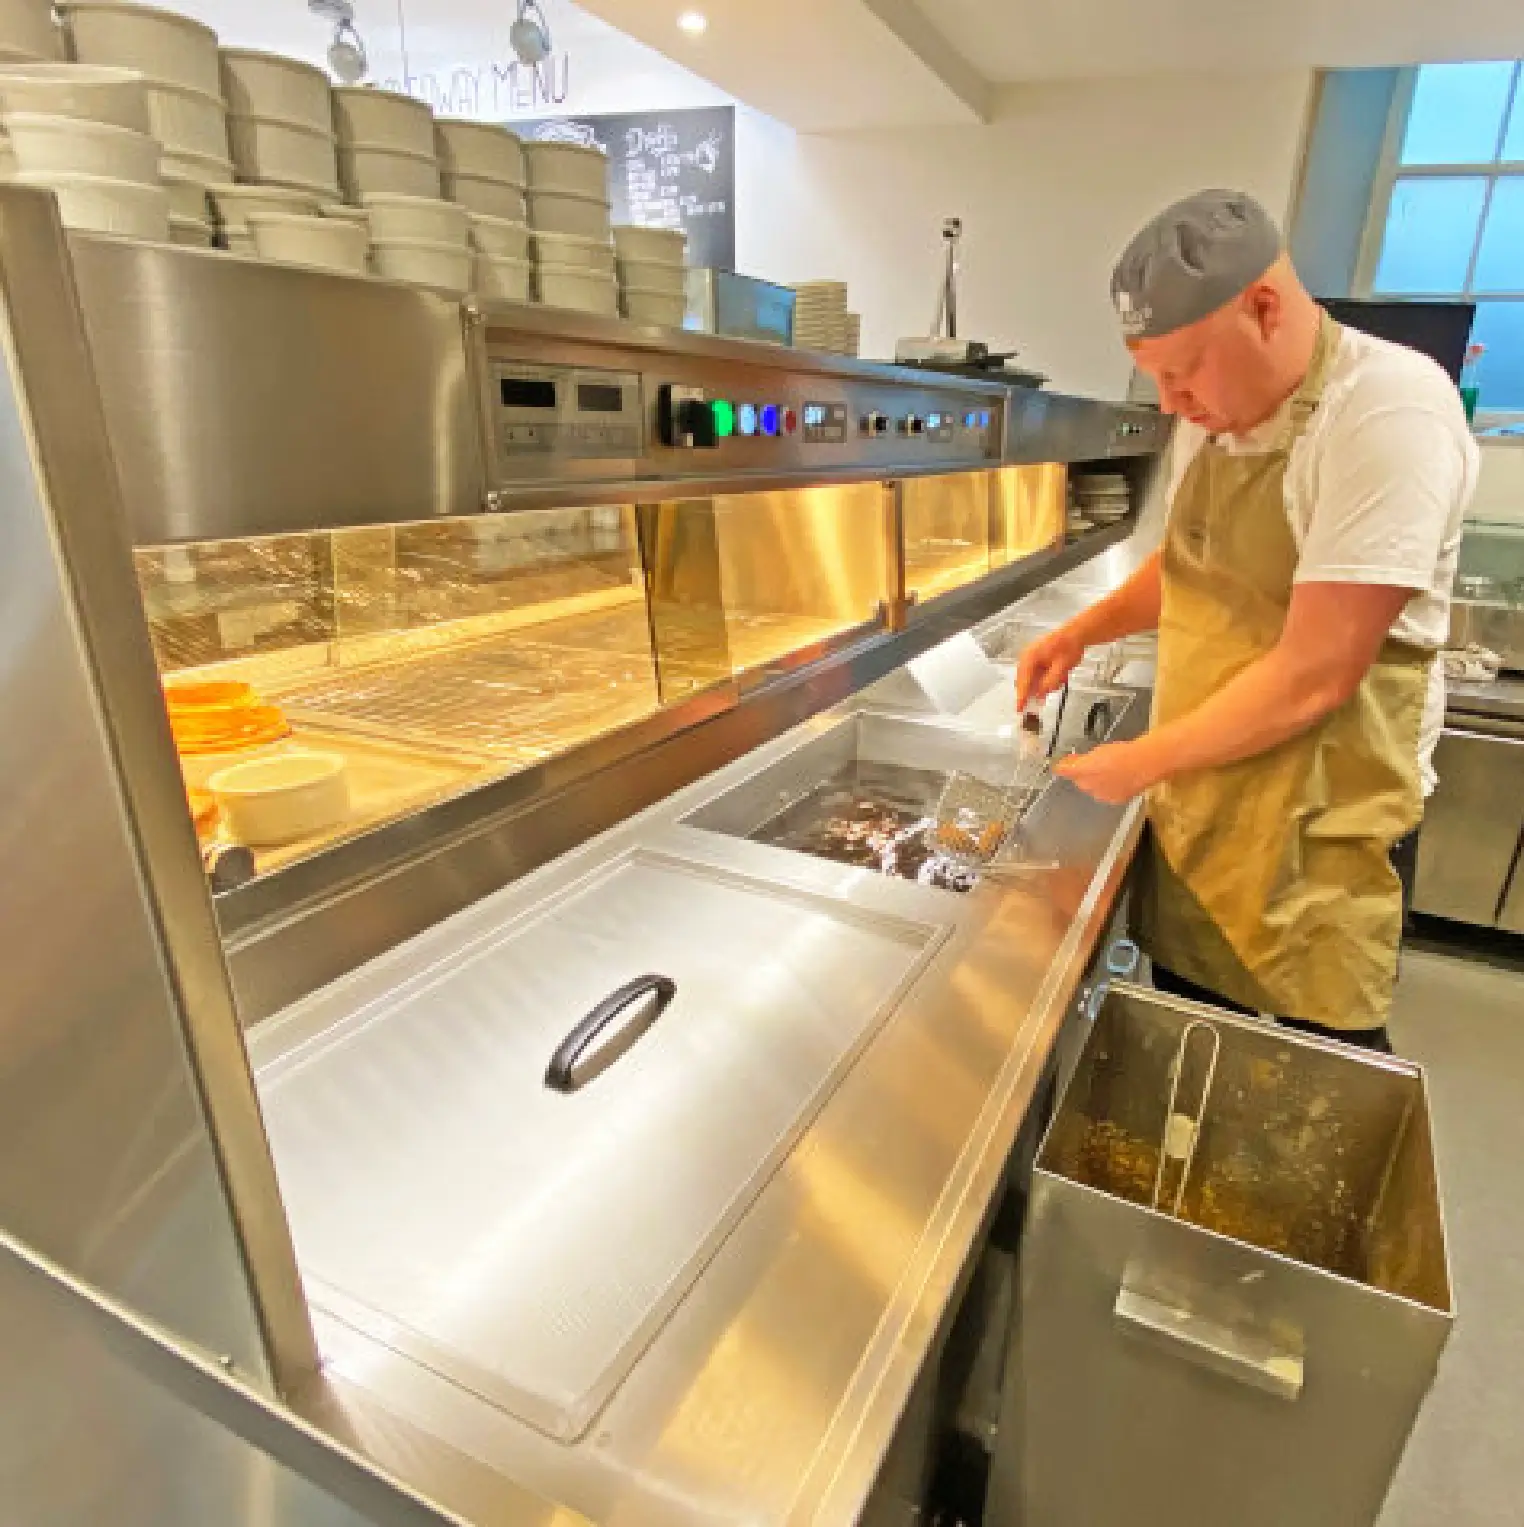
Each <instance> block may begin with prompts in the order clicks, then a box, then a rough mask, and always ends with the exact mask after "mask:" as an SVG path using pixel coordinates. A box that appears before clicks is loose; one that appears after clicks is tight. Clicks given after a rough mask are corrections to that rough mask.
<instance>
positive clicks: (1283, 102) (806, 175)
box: [737, 71, 1311, 397]
mask: <svg viewBox="0 0 1524 1527" xmlns="http://www.w3.org/2000/svg"><path fill="white" fill-rule="evenodd" d="M1310 90H1311V76H1310V75H1309V74H1306V73H1304V72H1300V71H1297V72H1293V73H1277V74H1269V75H1238V76H1234V77H1232V78H1223V77H1183V76H1182V77H1174V78H1171V77H1151V78H1148V79H1136V80H1105V81H1094V82H1090V81H1081V82H1072V83H1066V84H1063V85H1053V86H1046V85H1044V86H1032V87H1020V88H1016V89H1013V90H1012V91H1010V92H1008V93H1007V94H1006V95H1005V96H1004V97H1003V98H1002V101H1001V107H1000V111H999V113H998V115H997V118H996V120H995V121H994V122H993V123H992V124H991V125H989V126H988V127H976V128H947V129H941V130H937V131H906V132H874V133H869V134H842V135H831V136H828V137H814V138H805V137H800V138H797V139H795V138H794V137H793V136H792V135H791V134H789V133H787V131H786V130H784V129H781V128H776V127H774V128H773V129H772V131H770V132H769V131H768V130H767V124H766V121H765V119H762V122H761V123H759V124H752V127H751V131H750V132H749V133H748V134H746V135H745V136H743V138H742V142H741V144H740V148H739V152H740V157H741V159H742V164H741V165H740V166H739V167H738V172H737V180H738V185H739V194H740V201H741V214H740V226H739V228H738V252H739V259H740V262H741V263H742V264H743V266H744V267H745V268H746V269H748V270H749V271H751V272H753V273H754V274H756V275H760V276H765V277H769V278H771V279H775V280H782V281H797V280H802V279H808V278H810V277H836V278H838V279H844V280H846V281H847V282H848V283H849V285H850V298H851V302H852V305H853V306H854V307H856V308H858V309H859V310H860V311H861V312H862V314H863V344H864V353H865V354H875V355H888V354H892V351H893V345H894V341H895V340H896V339H897V338H899V337H900V336H902V335H906V334H911V333H923V332H925V330H926V328H927V326H928V325H929V323H930V321H931V317H932V311H933V305H934V301H935V295H936V288H937V283H938V281H939V279H940V271H941V261H942V240H941V236H940V230H941V225H942V220H943V219H944V218H945V217H950V216H957V217H961V218H962V219H963V226H964V243H963V248H964V261H963V278H962V281H961V283H960V295H961V313H960V332H961V333H962V334H964V335H965V336H968V337H973V338H979V339H984V340H988V341H991V342H1000V344H1001V345H1002V347H1007V348H1014V347H1018V346H1019V347H1020V350H1021V353H1022V356H1023V358H1024V359H1025V360H1027V361H1029V362H1030V363H1031V364H1032V365H1034V366H1035V367H1037V369H1039V370H1042V371H1045V372H1048V373H1050V374H1051V375H1052V376H1053V377H1054V379H1055V381H1056V382H1057V383H1058V384H1059V385H1060V386H1062V387H1064V388H1066V389H1069V390H1073V391H1078V392H1088V393H1092V394H1096V395H1101V396H1111V397H1119V396H1121V395H1122V392H1123V390H1124V389H1125V387H1126V383H1127V379H1128V376H1129V373H1130V366H1129V364H1128V362H1127V359H1126V355H1125V352H1124V351H1123V349H1122V347H1121V345H1120V344H1119V342H1118V339H1117V330H1116V322H1115V319H1114V317H1113V314H1112V312H1111V307H1110V302H1109V298H1108V283H1109V279H1110V274H1111V265H1112V262H1113V260H1114V258H1115V256H1116V255H1117V254H1118V253H1119V252H1120V251H1121V248H1122V246H1123V245H1124V244H1125V243H1126V241H1127V239H1128V237H1129V236H1130V235H1131V234H1132V232H1133V231H1134V230H1135V229H1136V228H1137V227H1138V226H1139V225H1140V224H1141V223H1142V222H1143V221H1145V220H1146V219H1147V218H1148V217H1149V216H1150V214H1152V213H1153V212H1155V211H1157V210H1158V209H1159V208H1160V207H1162V206H1164V205H1165V204H1166V203H1167V202H1168V201H1170V200H1172V199H1174V198H1175V197H1177V196H1181V195H1184V194H1186V193H1188V192H1190V191H1193V190H1196V189H1198V188H1200V187H1202V186H1205V185H1212V184H1222V185H1231V186H1235V187H1238V188H1241V189H1243V190H1247V191H1250V192H1252V193H1253V194H1254V195H1256V196H1258V197H1260V198H1261V199H1262V200H1263V201H1264V202H1265V203H1266V205H1267V206H1269V207H1270V208H1271V210H1272V211H1274V212H1275V213H1276V214H1277V215H1282V216H1283V215H1284V214H1285V213H1286V211H1287V209H1288V208H1289V206H1290V203H1291V200H1292V193H1293V188H1294V182H1295V179H1296V175H1297V171H1298V167H1299V164H1300V158H1301V142H1302V136H1303V131H1304V126H1305V122H1306V118H1307V110H1308V103H1309V96H1310Z"/></svg>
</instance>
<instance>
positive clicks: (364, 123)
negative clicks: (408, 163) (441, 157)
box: [333, 85, 436, 159]
mask: <svg viewBox="0 0 1524 1527" xmlns="http://www.w3.org/2000/svg"><path fill="white" fill-rule="evenodd" d="M333 126H334V131H335V132H337V133H338V135H339V142H340V143H348V144H353V145H355V146H357V147H366V148H389V149H393V150H400V151H401V152H403V153H407V154H422V155H423V156H424V158H426V159H433V158H434V157H435V153H436V150H435V147H434V113H433V112H432V111H431V110H430V109H429V108H428V107H427V106H426V105H425V104H424V103H423V102H422V101H416V100H414V99H413V97H412V96H410V95H400V94H398V92H396V91H395V90H372V89H370V88H369V87H368V86H365V85H339V86H336V87H335V89H334V92H333Z"/></svg>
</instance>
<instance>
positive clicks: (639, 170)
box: [506, 106, 736, 270]
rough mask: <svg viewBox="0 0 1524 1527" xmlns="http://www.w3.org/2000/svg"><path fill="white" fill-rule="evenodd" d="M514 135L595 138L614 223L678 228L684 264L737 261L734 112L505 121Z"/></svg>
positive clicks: (723, 266)
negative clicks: (605, 168)
mask: <svg viewBox="0 0 1524 1527" xmlns="http://www.w3.org/2000/svg"><path fill="white" fill-rule="evenodd" d="M506 125H507V126H508V127H510V128H512V129H513V131H514V132H516V133H517V134H518V135H519V136H520V137H521V138H537V139H548V140H551V141H559V142H562V143H596V144H598V145H600V146H601V147H602V149H603V151H604V152H605V153H606V154H607V155H608V156H609V195H610V199H611V201H612V202H613V204H614V221H615V222H616V223H638V224H640V225H641V226H642V227H644V228H681V229H683V230H684V231H685V232H686V233H687V235H688V263H689V264H690V265H709V266H714V267H715V268H717V269H719V270H733V269H734V268H735V260H736V111H735V107H734V106H712V107H704V108H702V109H700V110H698V111H658V112H637V113H633V114H623V115H619V116H596V117H542V118H538V119H534V120H531V121H523V120H519V121H515V122H509V123H507V124H506Z"/></svg>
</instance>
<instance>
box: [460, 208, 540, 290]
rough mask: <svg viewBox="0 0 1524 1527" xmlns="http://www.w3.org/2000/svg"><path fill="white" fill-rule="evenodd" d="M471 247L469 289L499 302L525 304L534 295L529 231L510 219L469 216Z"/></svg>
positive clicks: (483, 215)
mask: <svg viewBox="0 0 1524 1527" xmlns="http://www.w3.org/2000/svg"><path fill="white" fill-rule="evenodd" d="M468 216H469V217H470V219H471V247H472V248H473V249H474V250H475V251H476V267H475V271H474V273H473V274H474V279H473V281H472V285H473V286H474V287H475V288H476V290H477V291H478V292H480V293H481V295H482V296H483V297H491V298H494V299H495V300H497V301H499V302H528V301H530V300H531V299H532V297H533V295H534V261H533V260H532V259H531V258H530V252H529V228H528V225H527V224H525V223H520V222H515V221H514V220H513V219H512V218H502V217H487V216H486V215H485V214H483V213H481V212H472V213H469V214H468Z"/></svg>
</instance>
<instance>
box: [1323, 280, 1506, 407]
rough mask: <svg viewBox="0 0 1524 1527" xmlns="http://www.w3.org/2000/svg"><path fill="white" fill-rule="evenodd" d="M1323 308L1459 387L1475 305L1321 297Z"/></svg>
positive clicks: (1339, 319) (1472, 303)
mask: <svg viewBox="0 0 1524 1527" xmlns="http://www.w3.org/2000/svg"><path fill="white" fill-rule="evenodd" d="M1319 300H1320V301H1321V302H1322V304H1323V306H1324V307H1325V308H1327V309H1328V311H1329V312H1330V313H1331V314H1333V316H1334V317H1335V318H1337V319H1338V321H1339V322H1340V323H1346V324H1348V325H1349V326H1350V327H1351V328H1353V329H1361V330H1363V331H1364V332H1365V333H1367V334H1374V335H1375V336H1376V338H1377V339H1389V340H1391V341H1392V342H1393V343H1394V344H1398V345H1406V346H1407V347H1408V348H1409V349H1410V350H1417V351H1418V352H1419V353H1420V354H1422V355H1427V356H1428V357H1429V359H1430V360H1432V361H1436V362H1438V364H1439V365H1441V366H1443V367H1444V369H1445V370H1446V371H1448V372H1449V373H1450V377H1451V379H1452V380H1453V381H1454V382H1455V383H1456V385H1457V386H1458V385H1459V384H1460V375H1461V366H1462V364H1463V363H1464V362H1465V359H1466V346H1467V345H1469V344H1470V343H1471V325H1472V322H1473V321H1474V320H1475V318H1476V304H1475V303H1474V302H1363V301H1359V300H1357V299H1356V298H1353V297H1324V298H1320V299H1319Z"/></svg>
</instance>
